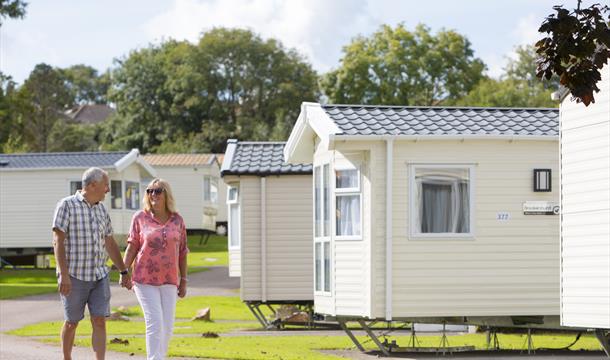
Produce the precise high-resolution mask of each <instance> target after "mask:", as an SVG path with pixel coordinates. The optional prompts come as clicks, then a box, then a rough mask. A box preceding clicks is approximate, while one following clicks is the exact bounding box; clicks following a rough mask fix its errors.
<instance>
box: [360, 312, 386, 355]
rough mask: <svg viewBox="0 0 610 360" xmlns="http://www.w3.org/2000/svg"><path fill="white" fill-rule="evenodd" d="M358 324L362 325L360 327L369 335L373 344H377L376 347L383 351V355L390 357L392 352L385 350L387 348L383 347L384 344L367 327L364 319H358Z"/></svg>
mask: <svg viewBox="0 0 610 360" xmlns="http://www.w3.org/2000/svg"><path fill="white" fill-rule="evenodd" d="M358 324H360V326H361V327H362V328H363V329H364V331H366V333H367V335H368V336H369V337H370V338H371V340H373V342H374V343H375V345H377V347H378V348H379V350H381V352H382V353H383V355H385V356H390V352H389V351H388V349H386V348H385V346H383V344H382V343H381V342H380V341H379V339H378V338H377V336H376V335H375V334H374V333H373V332H372V331H371V329H370V328H369V327H368V326H367V325H366V323H365V322H364V320H362V319H358Z"/></svg>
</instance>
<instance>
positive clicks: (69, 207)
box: [53, 191, 112, 281]
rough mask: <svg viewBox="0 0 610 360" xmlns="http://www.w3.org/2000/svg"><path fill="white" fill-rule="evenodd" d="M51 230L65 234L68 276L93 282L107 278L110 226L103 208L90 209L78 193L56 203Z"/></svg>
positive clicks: (97, 205)
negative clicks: (106, 242)
mask: <svg viewBox="0 0 610 360" xmlns="http://www.w3.org/2000/svg"><path fill="white" fill-rule="evenodd" d="M53 229H58V230H61V231H63V232H64V233H65V234H66V239H65V241H64V243H65V248H66V260H67V262H68V272H69V273H70V275H71V276H73V277H75V278H77V279H79V280H82V281H95V280H99V279H102V278H104V277H105V276H106V275H108V267H107V266H106V261H107V260H108V255H107V253H106V247H105V238H106V237H107V236H110V235H112V225H111V223H110V216H109V215H108V211H106V207H104V204H102V203H101V202H99V203H97V204H94V205H89V203H87V201H85V198H84V197H83V195H82V194H81V193H80V191H77V192H76V194H74V195H72V196H68V197H66V198H64V199H62V200H60V201H59V203H57V208H55V216H54V217H53ZM58 271H59V267H58Z"/></svg>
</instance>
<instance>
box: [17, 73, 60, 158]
mask: <svg viewBox="0 0 610 360" xmlns="http://www.w3.org/2000/svg"><path fill="white" fill-rule="evenodd" d="M18 97H19V100H18V101H19V103H20V104H22V106H20V108H19V112H20V114H21V117H22V118H23V131H24V138H25V139H24V140H25V141H26V142H27V143H28V145H29V146H28V149H29V150H30V151H35V152H46V151H48V150H49V134H50V133H51V129H52V128H53V126H54V125H55V123H56V122H57V121H58V120H61V119H62V117H63V112H64V111H65V110H66V109H67V108H68V107H69V106H71V105H72V101H71V96H70V90H69V89H68V87H67V86H66V84H65V82H64V79H63V77H62V74H61V72H60V71H59V70H58V69H55V68H53V67H51V66H49V65H47V64H38V65H36V67H35V68H34V70H33V71H32V73H31V74H30V76H29V77H28V78H27V79H26V80H25V82H24V83H23V86H21V87H20V88H19V94H18Z"/></svg>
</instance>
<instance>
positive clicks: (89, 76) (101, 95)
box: [62, 64, 110, 104]
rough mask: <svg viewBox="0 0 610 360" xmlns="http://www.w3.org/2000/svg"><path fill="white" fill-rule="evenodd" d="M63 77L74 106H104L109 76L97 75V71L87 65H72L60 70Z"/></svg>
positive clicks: (105, 74)
mask: <svg viewBox="0 0 610 360" xmlns="http://www.w3.org/2000/svg"><path fill="white" fill-rule="evenodd" d="M62 74H63V77H64V78H65V81H66V84H67V86H68V88H69V89H70V93H71V96H72V98H73V99H74V100H73V102H74V103H75V104H106V103H107V102H108V101H107V93H108V88H109V87H110V75H109V74H108V73H104V74H102V75H99V74H98V71H97V70H96V69H94V68H92V67H91V66H87V65H82V64H80V65H73V66H70V67H69V68H66V69H62Z"/></svg>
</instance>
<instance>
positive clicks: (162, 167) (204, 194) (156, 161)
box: [143, 154, 227, 232]
mask: <svg viewBox="0 0 610 360" xmlns="http://www.w3.org/2000/svg"><path fill="white" fill-rule="evenodd" d="M144 159H145V160H146V162H147V163H149V164H150V165H151V166H153V167H154V168H155V170H156V171H157V176H158V177H160V178H162V179H165V180H167V181H168V182H169V183H170V185H171V187H172V191H173V192H174V198H175V199H176V207H177V208H178V211H179V212H180V215H182V217H183V218H184V222H185V224H186V228H187V229H189V230H208V231H210V232H216V223H217V222H219V220H218V218H217V216H218V213H219V211H220V209H221V208H226V204H225V203H224V198H225V196H226V188H227V187H226V186H225V185H224V184H223V183H222V181H220V163H219V162H218V159H217V156H216V155H215V154H147V155H144ZM147 180H149V181H150V180H152V179H147ZM143 185H146V184H143ZM223 212H224V213H226V210H223ZM225 221H226V220H225Z"/></svg>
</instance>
